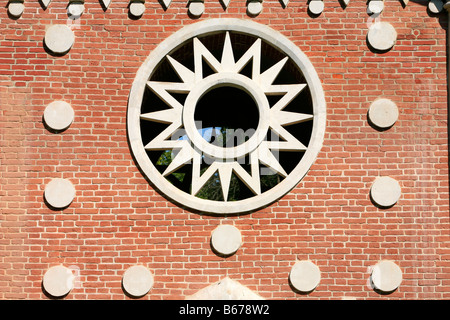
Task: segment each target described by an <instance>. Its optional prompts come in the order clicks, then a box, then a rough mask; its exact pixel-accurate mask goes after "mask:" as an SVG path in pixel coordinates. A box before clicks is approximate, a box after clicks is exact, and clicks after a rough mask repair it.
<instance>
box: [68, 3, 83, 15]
mask: <svg viewBox="0 0 450 320" xmlns="http://www.w3.org/2000/svg"><path fill="white" fill-rule="evenodd" d="M67 12H68V13H69V16H72V17H74V18H79V17H81V15H82V14H83V12H84V4H83V3H81V2H80V3H76V2H75V3H71V4H69V7H68V8H67Z"/></svg>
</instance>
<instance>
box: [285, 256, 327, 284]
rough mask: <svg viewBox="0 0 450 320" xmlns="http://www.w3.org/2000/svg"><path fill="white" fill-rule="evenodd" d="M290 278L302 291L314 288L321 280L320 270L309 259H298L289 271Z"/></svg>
mask: <svg viewBox="0 0 450 320" xmlns="http://www.w3.org/2000/svg"><path fill="white" fill-rule="evenodd" d="M289 280H290V282H291V284H292V285H293V286H294V288H295V289H297V290H298V291H301V292H310V291H312V290H314V289H315V288H316V287H317V285H318V284H319V282H320V270H319V267H317V266H316V265H315V264H314V263H312V262H311V261H309V260H302V261H298V262H296V263H295V264H294V266H293V267H292V269H291V272H290V273H289Z"/></svg>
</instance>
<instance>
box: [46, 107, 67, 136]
mask: <svg viewBox="0 0 450 320" xmlns="http://www.w3.org/2000/svg"><path fill="white" fill-rule="evenodd" d="M73 118H74V112H73V109H72V106H71V105H70V104H69V103H67V102H65V101H53V102H52V103H50V104H49V105H47V107H46V108H45V110H44V121H45V123H46V124H47V125H48V126H49V127H50V128H52V129H53V130H57V131H60V130H64V129H66V128H68V127H69V126H70V125H71V124H72V122H73Z"/></svg>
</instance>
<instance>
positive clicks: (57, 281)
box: [42, 266, 75, 297]
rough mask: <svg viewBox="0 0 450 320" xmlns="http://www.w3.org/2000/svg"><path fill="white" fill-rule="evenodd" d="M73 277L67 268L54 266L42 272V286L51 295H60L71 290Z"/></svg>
mask: <svg viewBox="0 0 450 320" xmlns="http://www.w3.org/2000/svg"><path fill="white" fill-rule="evenodd" d="M74 278H75V276H74V275H73V273H72V271H71V270H70V269H69V268H66V267H64V266H54V267H51V268H50V269H48V270H47V272H46V273H45V274H44V278H43V280H42V286H43V287H44V289H45V291H46V292H47V293H49V294H50V295H52V296H53V297H62V296H65V295H66V294H68V293H69V292H70V290H72V288H73V279H74Z"/></svg>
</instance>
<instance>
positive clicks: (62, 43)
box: [44, 24, 75, 54]
mask: <svg viewBox="0 0 450 320" xmlns="http://www.w3.org/2000/svg"><path fill="white" fill-rule="evenodd" d="M44 42H45V45H46V46H47V48H48V49H49V50H50V51H52V52H53V53H58V54H61V53H65V52H67V51H69V50H70V48H72V46H73V43H74V42H75V34H74V33H73V31H72V29H70V28H69V27H68V26H66V25H64V24H56V25H53V26H51V27H50V28H48V29H47V31H46V32H45V38H44Z"/></svg>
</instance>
